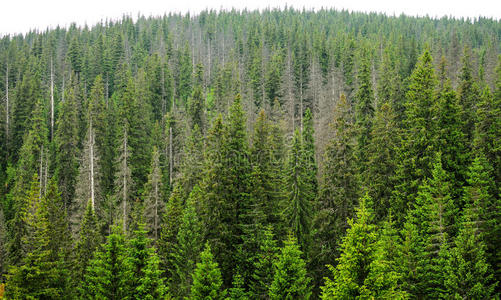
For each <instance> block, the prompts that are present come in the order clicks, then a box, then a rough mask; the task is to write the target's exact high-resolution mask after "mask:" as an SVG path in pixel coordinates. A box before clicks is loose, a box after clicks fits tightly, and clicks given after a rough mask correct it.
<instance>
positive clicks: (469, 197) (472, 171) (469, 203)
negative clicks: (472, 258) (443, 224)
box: [457, 153, 501, 281]
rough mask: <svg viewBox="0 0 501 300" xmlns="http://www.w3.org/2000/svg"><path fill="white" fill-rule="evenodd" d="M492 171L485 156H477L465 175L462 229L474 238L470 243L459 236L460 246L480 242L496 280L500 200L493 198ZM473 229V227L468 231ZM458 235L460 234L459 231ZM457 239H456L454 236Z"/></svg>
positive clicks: (498, 276)
mask: <svg viewBox="0 0 501 300" xmlns="http://www.w3.org/2000/svg"><path fill="white" fill-rule="evenodd" d="M492 174H493V170H492V167H491V166H490V165H489V162H488V161H487V159H486V158H485V156H484V155H483V154H482V153H480V154H478V155H477V156H476V158H475V159H474V161H473V163H472V164H471V166H470V168H469V172H468V178H467V185H466V186H465V187H464V193H463V201H462V202H463V203H464V205H465V209H464V211H463V218H462V220H461V221H462V223H461V224H463V223H464V224H463V225H461V226H462V229H463V231H464V232H463V234H464V235H466V234H469V233H471V232H470V231H474V233H475V237H474V238H473V240H472V241H469V238H470V237H469V236H464V237H462V239H463V240H462V241H461V242H463V243H469V242H474V243H479V245H480V243H483V244H484V246H482V247H485V248H484V249H482V250H481V251H482V252H485V258H486V259H487V263H488V264H489V265H490V267H491V268H492V269H493V270H494V271H495V273H494V276H495V280H494V281H498V279H499V278H501V277H500V273H499V266H500V265H501V263H500V262H501V257H500V255H499V251H498V250H497V249H498V248H499V245H501V237H500V235H499V233H500V226H499V224H500V223H501V222H500V219H501V218H500V213H499V207H500V205H499V200H498V199H499V197H494V196H493V194H494V193H495V192H494V191H495V184H494V181H493V176H492ZM470 227H472V228H470ZM460 234H461V231H460ZM457 239H459V236H458V237H457ZM479 251H480V250H479Z"/></svg>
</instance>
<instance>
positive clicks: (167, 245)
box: [157, 185, 184, 280]
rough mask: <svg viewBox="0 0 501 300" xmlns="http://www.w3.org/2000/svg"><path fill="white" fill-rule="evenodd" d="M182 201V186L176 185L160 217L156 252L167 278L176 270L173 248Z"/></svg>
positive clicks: (179, 223) (172, 275)
mask: <svg viewBox="0 0 501 300" xmlns="http://www.w3.org/2000/svg"><path fill="white" fill-rule="evenodd" d="M183 202H184V198H183V192H182V188H181V186H179V185H177V186H175V187H174V190H173V191H172V193H171V195H170V197H169V201H168V202H167V204H166V206H165V212H164V214H163V217H162V227H161V230H160V239H159V240H158V242H157V244H158V253H159V256H160V258H161V260H162V262H161V266H162V268H161V269H162V270H164V276H165V277H166V278H167V279H168V280H172V278H173V277H174V276H175V272H176V267H175V256H174V253H175V252H174V249H175V248H176V246H177V234H178V231H179V227H180V226H181V221H182V220H181V218H182V215H183Z"/></svg>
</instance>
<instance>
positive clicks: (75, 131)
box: [54, 83, 81, 208]
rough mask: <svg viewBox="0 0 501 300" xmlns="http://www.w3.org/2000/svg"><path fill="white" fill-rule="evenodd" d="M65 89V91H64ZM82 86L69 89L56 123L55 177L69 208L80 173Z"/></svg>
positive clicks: (74, 85)
mask: <svg viewBox="0 0 501 300" xmlns="http://www.w3.org/2000/svg"><path fill="white" fill-rule="evenodd" d="M64 92H65V91H63V93H64ZM80 97H81V96H80V88H79V86H78V85H77V84H76V83H73V86H72V87H71V88H70V89H69V90H68V92H67V94H66V97H65V101H64V102H63V103H62V104H61V110H60V115H59V118H58V119H57V122H56V125H57V129H56V136H55V144H56V150H57V151H56V159H55V172H54V173H55V177H56V178H57V182H58V185H59V190H60V191H61V197H62V198H63V201H64V205H65V208H69V207H70V205H71V202H72V201H73V197H74V193H75V185H76V177H77V174H78V160H77V159H78V157H79V155H80V154H79V149H78V144H79V138H78V137H79V128H78V124H79V122H78V110H77V109H78V106H77V103H78V101H81V99H80Z"/></svg>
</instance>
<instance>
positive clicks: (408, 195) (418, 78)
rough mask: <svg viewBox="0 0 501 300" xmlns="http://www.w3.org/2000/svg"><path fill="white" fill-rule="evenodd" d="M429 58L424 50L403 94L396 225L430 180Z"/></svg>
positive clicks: (431, 100)
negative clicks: (402, 128) (427, 180)
mask: <svg viewBox="0 0 501 300" xmlns="http://www.w3.org/2000/svg"><path fill="white" fill-rule="evenodd" d="M432 61H433V60H432V57H431V55H430V52H429V51H428V50H425V52H424V53H423V55H421V57H420V58H419V61H418V64H417V66H416V68H415V69H414V71H413V72H412V75H411V77H410V83H409V89H408V91H407V93H406V100H407V102H406V118H405V120H404V128H405V130H404V132H403V133H402V138H401V145H400V147H399V149H398V152H397V157H398V161H399V163H398V166H397V170H396V186H395V190H394V193H393V202H392V206H393V208H394V209H395V210H394V212H395V218H396V222H397V224H401V223H402V222H403V219H404V216H405V211H406V210H407V208H408V207H409V204H412V203H413V202H414V199H415V198H416V194H417V189H418V187H419V185H420V184H421V182H422V180H423V179H424V178H427V177H430V175H431V169H432V161H433V158H434V152H433V151H434V149H433V146H434V145H433V141H434V139H433V137H434V135H435V131H434V128H433V126H434V125H433V124H434V123H433V118H434V117H435V114H434V112H433V103H435V98H436V97H435V95H434V90H435V86H436V78H435V73H434V68H433V64H432Z"/></svg>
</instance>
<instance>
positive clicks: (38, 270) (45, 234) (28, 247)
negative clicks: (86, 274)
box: [6, 174, 67, 299]
mask: <svg viewBox="0 0 501 300" xmlns="http://www.w3.org/2000/svg"><path fill="white" fill-rule="evenodd" d="M39 184H40V183H39V180H38V176H37V175H36V174H35V175H34V177H33V180H32V183H31V188H30V190H29V192H28V195H27V198H26V202H27V206H26V207H25V209H24V210H23V212H22V214H23V219H24V221H25V224H26V235H25V236H24V237H23V250H24V252H25V253H26V255H25V256H24V258H23V259H22V263H21V265H20V266H14V267H12V268H11V270H10V272H9V275H8V277H7V290H6V296H7V297H9V298H12V299H19V298H23V299H24V298H28V299H30V298H32V299H39V298H43V299H59V298H60V297H62V296H63V295H64V294H65V284H64V283H65V282H66V280H67V279H66V278H67V277H65V276H64V271H65V270H64V269H63V268H62V267H63V266H62V264H61V262H60V261H59V259H60V258H59V257H58V256H57V253H54V251H52V249H51V247H50V243H51V242H52V241H51V240H50V236H49V234H50V232H49V221H48V218H47V217H48V211H47V206H46V203H44V202H45V201H43V200H42V195H41V194H40V187H39Z"/></svg>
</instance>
